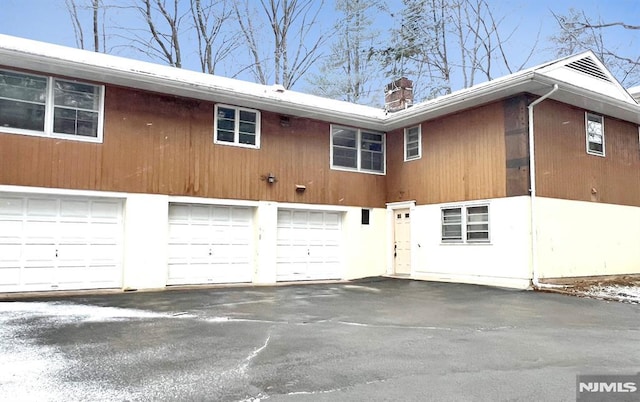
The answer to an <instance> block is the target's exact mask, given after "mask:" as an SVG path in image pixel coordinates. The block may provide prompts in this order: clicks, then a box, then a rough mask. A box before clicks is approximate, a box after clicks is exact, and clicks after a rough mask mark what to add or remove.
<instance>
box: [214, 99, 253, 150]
mask: <svg viewBox="0 0 640 402" xmlns="http://www.w3.org/2000/svg"><path fill="white" fill-rule="evenodd" d="M214 116H215V118H214V129H213V131H214V133H215V134H214V142H215V143H216V144H228V145H237V146H240V147H247V148H260V112H258V111H257V110H251V109H243V108H239V107H235V106H226V105H216V106H215V110H214Z"/></svg>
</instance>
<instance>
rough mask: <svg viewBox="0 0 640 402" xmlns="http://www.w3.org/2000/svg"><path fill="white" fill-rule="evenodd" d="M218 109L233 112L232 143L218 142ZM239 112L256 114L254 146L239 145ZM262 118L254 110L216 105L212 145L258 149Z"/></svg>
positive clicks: (257, 111) (258, 112)
mask: <svg viewBox="0 0 640 402" xmlns="http://www.w3.org/2000/svg"><path fill="white" fill-rule="evenodd" d="M218 107H223V108H227V109H233V110H235V119H234V127H233V142H229V141H219V140H218ZM240 111H245V112H251V113H255V114H256V144H255V145H252V144H241V143H240V142H239V141H240ZM261 121H262V117H261V115H260V111H259V110H256V109H248V108H244V107H239V106H233V105H225V104H216V105H215V106H214V109H213V143H214V144H218V145H228V146H231V147H240V148H250V149H260V131H261Z"/></svg>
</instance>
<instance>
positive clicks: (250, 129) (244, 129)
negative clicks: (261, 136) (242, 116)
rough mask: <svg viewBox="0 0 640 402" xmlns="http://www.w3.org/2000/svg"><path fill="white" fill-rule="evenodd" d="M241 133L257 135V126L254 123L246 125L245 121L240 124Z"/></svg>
mask: <svg viewBox="0 0 640 402" xmlns="http://www.w3.org/2000/svg"><path fill="white" fill-rule="evenodd" d="M240 132H241V133H247V134H255V132H256V125H255V124H254V123H245V122H243V121H241V122H240Z"/></svg>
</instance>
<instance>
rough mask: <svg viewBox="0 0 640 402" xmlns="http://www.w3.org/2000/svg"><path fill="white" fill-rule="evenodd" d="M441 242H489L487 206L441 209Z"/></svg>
mask: <svg viewBox="0 0 640 402" xmlns="http://www.w3.org/2000/svg"><path fill="white" fill-rule="evenodd" d="M441 218H442V220H441V223H442V242H443V243H489V241H490V237H489V206H488V205H469V206H465V207H462V206H457V207H446V208H442V209H441Z"/></svg>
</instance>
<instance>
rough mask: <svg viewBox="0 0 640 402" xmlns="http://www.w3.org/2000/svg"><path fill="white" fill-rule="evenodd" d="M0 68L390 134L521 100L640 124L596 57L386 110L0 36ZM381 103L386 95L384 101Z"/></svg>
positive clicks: (635, 108) (637, 111) (639, 112)
mask: <svg viewBox="0 0 640 402" xmlns="http://www.w3.org/2000/svg"><path fill="white" fill-rule="evenodd" d="M0 65H2V66H5V67H14V68H22V69H26V70H32V71H36V72H42V73H47V74H53V75H62V76H67V77H73V78H77V79H83V80H90V81H94V82H101V83H104V84H112V85H120V86H125V87H131V88H136V89H142V90H147V91H152V92H159V93H164V94H171V95H176V96H182V97H187V98H193V99H200V100H205V101H211V102H219V103H229V104H233V105H238V106H244V107H251V108H255V109H260V110H264V111H271V112H276V113H281V114H285V115H291V116H297V117H308V118H313V119H318V120H324V121H329V122H332V123H337V124H346V125H353V126H357V127H361V128H367V129H375V130H383V131H389V130H393V129H397V128H401V127H406V126H409V125H412V124H417V123H419V122H422V121H425V120H430V119H433V118H436V117H439V116H443V115H446V114H451V113H455V112H458V111H460V110H464V109H468V108H470V107H475V106H479V105H482V104H486V103H489V102H492V101H496V100H499V99H503V98H506V97H509V96H513V95H515V94H518V93H523V92H527V93H532V94H535V95H544V94H546V93H547V92H549V91H550V89H551V88H552V86H553V85H554V84H558V86H559V90H558V91H556V92H555V93H554V94H553V95H552V96H551V99H556V100H558V101H561V102H564V103H568V104H571V105H574V106H577V107H581V108H584V109H587V110H590V111H593V112H598V113H602V114H606V115H609V116H612V117H616V118H619V119H622V120H626V121H631V122H634V123H636V124H640V106H639V105H638V103H637V102H636V100H635V99H634V98H633V97H632V96H631V95H630V94H629V92H627V91H626V90H625V89H624V88H623V87H622V86H621V85H620V83H619V82H618V81H617V80H616V79H615V78H614V77H613V76H612V74H611V73H610V72H609V71H608V70H607V69H606V67H605V66H604V65H603V64H602V62H600V61H599V60H598V58H597V57H596V56H595V55H594V54H593V53H592V52H585V53H580V54H577V55H574V56H570V57H565V58H563V59H559V60H556V61H553V62H549V63H545V64H542V65H540V66H536V67H532V68H529V69H526V70H522V71H520V72H517V73H514V74H510V75H507V76H504V77H501V78H498V79H494V80H491V81H487V82H484V83H482V84H478V85H475V86H473V87H470V88H466V89H462V90H459V91H456V92H453V93H451V94H449V95H445V96H442V97H439V98H436V99H432V100H429V101H426V102H422V103H418V104H415V105H414V106H413V107H411V108H408V109H405V110H402V111H399V112H395V113H387V112H385V111H384V110H382V109H378V108H373V107H369V106H363V105H357V104H353V103H349V102H343V101H338V100H333V99H327V98H322V97H319V96H314V95H308V94H304V93H300V92H296V91H291V90H283V88H282V87H280V86H268V85H260V84H255V83H250V82H246V81H241V80H236V79H231V78H225V77H220V76H215V75H211V74H205V73H200V72H195V71H189V70H185V69H180V68H176V67H170V66H164V65H159V64H154V63H149V62H143V61H137V60H132V59H127V58H123V57H118V56H113V55H108V54H104V53H96V52H90V51H86V50H81V49H75V48H70V47H65V46H59V45H54V44H48V43H43V42H38V41H33V40H28V39H23V38H17V37H13V36H8V35H1V34H0ZM381 96H382V94H381Z"/></svg>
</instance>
